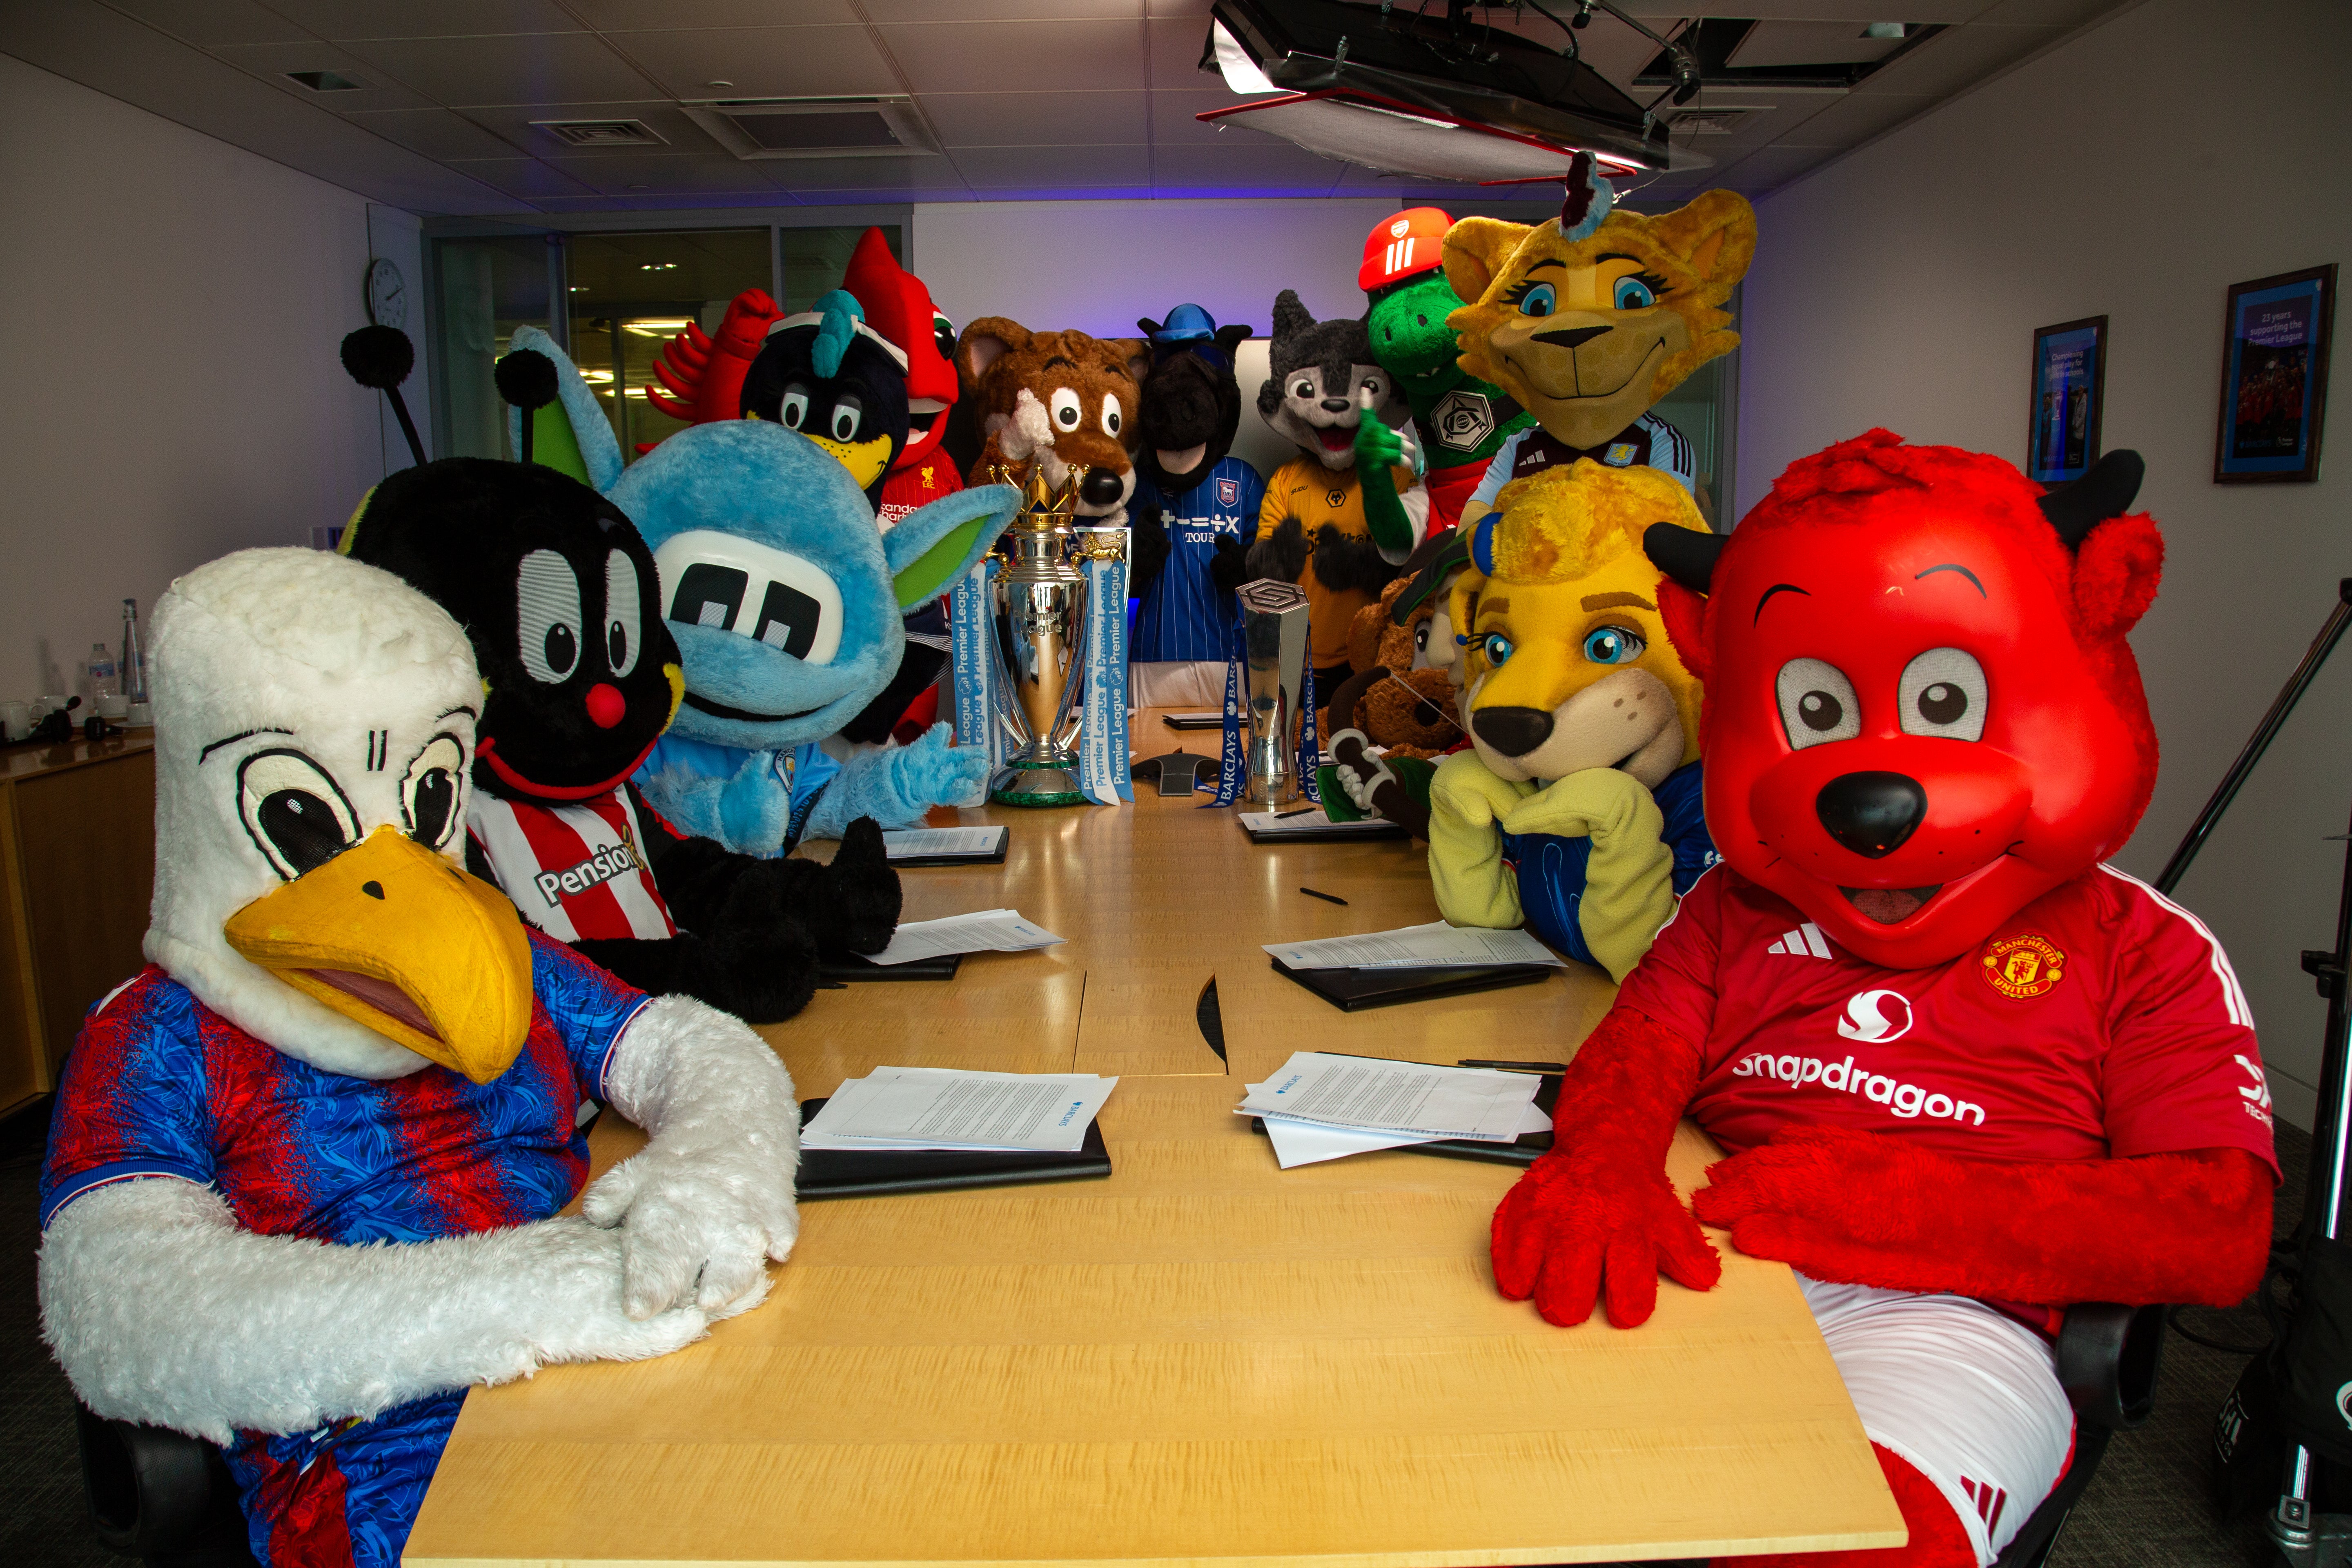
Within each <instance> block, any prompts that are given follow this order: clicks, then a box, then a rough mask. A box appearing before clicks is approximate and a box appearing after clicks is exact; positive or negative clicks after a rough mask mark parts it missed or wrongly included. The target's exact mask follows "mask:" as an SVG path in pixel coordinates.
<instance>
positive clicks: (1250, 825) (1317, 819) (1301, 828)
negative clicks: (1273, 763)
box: [1234, 805, 1398, 838]
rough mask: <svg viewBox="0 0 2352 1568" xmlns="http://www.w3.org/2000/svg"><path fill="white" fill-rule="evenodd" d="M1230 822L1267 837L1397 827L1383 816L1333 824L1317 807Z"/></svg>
mask: <svg viewBox="0 0 2352 1568" xmlns="http://www.w3.org/2000/svg"><path fill="white" fill-rule="evenodd" d="M1234 821H1236V822H1238V823H1240V824H1241V825H1242V826H1243V827H1244V828H1245V829H1247V830H1248V831H1249V832H1251V833H1260V834H1267V835H1271V836H1272V837H1276V838H1279V837H1282V836H1283V835H1284V834H1286V833H1363V834H1375V833H1395V832H1396V831H1397V830H1398V829H1397V825H1396V824H1395V823H1393V822H1391V821H1390V820H1389V819H1388V818H1386V817H1384V816H1361V817H1358V818H1357V819H1356V820H1355V821H1353V822H1334V821H1332V820H1331V819H1330V817H1328V816H1325V815H1324V812H1323V808H1322V807H1321V806H1319V805H1310V806H1307V808H1305V809H1304V810H1300V809H1298V808H1297V807H1293V808H1292V809H1291V810H1289V811H1244V812H1242V813H1239V814H1238V815H1237V816H1235V817H1234Z"/></svg>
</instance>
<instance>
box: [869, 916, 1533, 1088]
mask: <svg viewBox="0 0 2352 1568" xmlns="http://www.w3.org/2000/svg"><path fill="white" fill-rule="evenodd" d="M900 929H902V930H903V929H904V928H903V927H902V928H900ZM1265 951H1266V952H1270V953H1272V954H1274V956H1275V957H1276V958H1278V959H1280V960H1281V961H1282V962H1283V963H1284V964H1286V966H1288V967H1289V968H1292V969H1459V968H1465V967H1484V966H1486V965H1489V964H1496V963H1549V964H1551V965H1553V966H1555V967H1557V968H1560V969H1565V968H1567V967H1568V961H1567V960H1566V959H1563V958H1561V957H1560V956H1559V954H1558V953H1556V952H1552V950H1551V949H1549V948H1548V947H1546V946H1545V945H1544V944H1543V943H1542V942H1538V941H1537V940H1536V939H1535V938H1534V937H1532V936H1530V935H1529V934H1528V933H1527V932H1526V931H1488V930H1486V929H1485V928H1483V927H1479V926H1451V925H1447V924H1446V923H1445V922H1444V921H1430V922H1429V923H1428V924H1427V925H1423V926H1407V927H1405V928H1404V929H1403V930H1402V931H1372V932H1370V933H1368V934H1366V935H1363V936H1331V937H1325V938H1323V939H1322V940H1321V941H1319V942H1267V943H1265ZM877 962H879V961H878V960H877ZM1433 1070H1434V1069H1433Z"/></svg>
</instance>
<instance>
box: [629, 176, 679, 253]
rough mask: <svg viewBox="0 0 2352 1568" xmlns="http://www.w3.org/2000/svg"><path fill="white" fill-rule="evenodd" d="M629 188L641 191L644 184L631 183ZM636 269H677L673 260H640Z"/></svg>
mask: <svg viewBox="0 0 2352 1568" xmlns="http://www.w3.org/2000/svg"><path fill="white" fill-rule="evenodd" d="M629 189H631V190H633V191H642V190H644V189H645V186H643V185H631V186H630V187H629ZM637 270H638V271H640V272H675V271H677V262H675V261H640V262H638V263H637Z"/></svg>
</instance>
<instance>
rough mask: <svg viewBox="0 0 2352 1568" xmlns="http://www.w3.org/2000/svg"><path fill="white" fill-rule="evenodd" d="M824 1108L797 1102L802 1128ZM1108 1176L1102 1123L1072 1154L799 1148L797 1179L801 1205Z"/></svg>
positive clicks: (1092, 1127)
mask: <svg viewBox="0 0 2352 1568" xmlns="http://www.w3.org/2000/svg"><path fill="white" fill-rule="evenodd" d="M820 1110H824V1100H803V1101H801V1125H802V1126H803V1127H805V1126H807V1125H808V1124H809V1122H810V1121H811V1120H812V1119H814V1117H815V1115H816V1113H817V1112H818V1111H820ZM1109 1174H1110V1151H1109V1150H1108V1148H1106V1147H1104V1145H1103V1135H1102V1124H1101V1123H1100V1122H1099V1121H1097V1122H1094V1123H1090V1124H1089V1125H1088V1126H1087V1141H1086V1143H1085V1145H1084V1146H1083V1147H1082V1148H1080V1149H1079V1150H1078V1151H1077V1152H1076V1153H1071V1154H1059V1153H1047V1152H1037V1151H1034V1150H1027V1149H1024V1150H1019V1151H1005V1150H997V1149H969V1150H967V1149H876V1150H873V1151H872V1152H866V1151H862V1150H847V1149H803V1150H802V1151H801V1169H800V1178H799V1181H798V1187H799V1197H800V1201H801V1202H803V1203H808V1202H810V1201H812V1200H814V1199H816V1198H870V1197H879V1196H882V1195H883V1194H888V1193H939V1192H950V1191H952V1190H954V1189H956V1188H959V1187H1016V1186H1022V1185H1025V1184H1028V1183H1031V1182H1083V1181H1091V1180H1095V1179H1097V1178H1100V1177H1103V1176H1108V1175H1109Z"/></svg>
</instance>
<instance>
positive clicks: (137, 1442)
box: [74, 1399, 256, 1568]
mask: <svg viewBox="0 0 2352 1568" xmlns="http://www.w3.org/2000/svg"><path fill="white" fill-rule="evenodd" d="M74 1432H75V1436H76V1437H77V1438H78V1439H79V1444H80V1447H81V1485H82V1495H83V1496H84V1497H85V1498H86V1499H88V1500H89V1518H90V1522H91V1523H92V1524H95V1525H96V1526H97V1527H98V1538H99V1539H100V1541H102V1542H105V1543H106V1545H107V1546H108V1548H109V1549H110V1550H111V1551H115V1552H121V1553H122V1554H123V1555H125V1556H129V1557H136V1558H139V1559H140V1560H141V1561H142V1562H144V1563H146V1564H147V1568H256V1564H255V1563H254V1559H253V1552H252V1551H251V1550H250V1549H249V1548H248V1546H247V1542H246V1531H245V1515H244V1514H243V1513H242V1512H241V1511H239V1510H238V1508H237V1506H236V1482H235V1481H234V1480H232V1479H229V1473H228V1466H227V1464H226V1462H225V1461H224V1460H223V1459H222V1458H221V1455H220V1450H219V1449H218V1448H215V1447H213V1446H212V1445H211V1444H210V1443H207V1442H205V1440H204V1439H202V1438H201V1437H191V1436H187V1435H186V1434H185V1433H182V1432H168V1431H165V1430H164V1429H163V1428H162V1427H160V1426H133V1425H131V1423H130V1422H128V1421H109V1420H108V1419H106V1418H105V1417H104V1416H102V1415H93V1414H92V1413H91V1412H90V1410H89V1407H88V1406H86V1405H83V1404H82V1402H81V1401H80V1400H79V1399H77V1400H75V1401H74Z"/></svg>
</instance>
